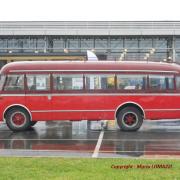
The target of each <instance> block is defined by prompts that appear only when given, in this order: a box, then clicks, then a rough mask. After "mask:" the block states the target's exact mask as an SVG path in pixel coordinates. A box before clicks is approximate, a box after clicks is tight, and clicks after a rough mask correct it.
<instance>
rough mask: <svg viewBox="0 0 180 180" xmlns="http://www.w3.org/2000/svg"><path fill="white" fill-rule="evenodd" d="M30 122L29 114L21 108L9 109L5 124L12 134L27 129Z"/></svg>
mask: <svg viewBox="0 0 180 180" xmlns="http://www.w3.org/2000/svg"><path fill="white" fill-rule="evenodd" d="M30 122H31V121H30V116H29V114H28V113H27V111H26V110H24V109H22V108H13V109H10V110H9V111H8V112H7V114H6V124H7V126H8V127H9V129H11V130H12V131H14V132H17V131H24V130H26V129H28V128H29V127H30V125H31V124H30Z"/></svg>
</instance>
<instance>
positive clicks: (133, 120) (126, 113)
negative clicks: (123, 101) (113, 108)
mask: <svg viewBox="0 0 180 180" xmlns="http://www.w3.org/2000/svg"><path fill="white" fill-rule="evenodd" d="M142 123H143V115H142V114H141V112H140V111H139V110H138V109H137V108H135V107H125V108H124V109H122V110H121V111H119V113H118V115H117V124H118V126H119V128H120V129H121V130H122V131H137V130H138V129H139V128H140V127H141V125H142Z"/></svg>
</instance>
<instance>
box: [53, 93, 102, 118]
mask: <svg viewBox="0 0 180 180" xmlns="http://www.w3.org/2000/svg"><path fill="white" fill-rule="evenodd" d="M52 107H53V110H54V112H53V119H54V120H66V119H68V120H82V119H89V120H100V119H103V118H104V111H105V109H104V108H105V105H104V97H102V96H88V95H82V96H79V95H78V96H76V95H68V96H60V95H59V96H53V97H52Z"/></svg>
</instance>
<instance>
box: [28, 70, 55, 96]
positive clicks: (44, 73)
mask: <svg viewBox="0 0 180 180" xmlns="http://www.w3.org/2000/svg"><path fill="white" fill-rule="evenodd" d="M28 75H32V76H33V75H49V83H50V84H49V90H30V89H29V88H28V82H27V76H28ZM51 76H52V75H51V73H48V72H43V73H26V74H25V91H26V94H47V93H51V90H52V80H51V79H52V77H51Z"/></svg>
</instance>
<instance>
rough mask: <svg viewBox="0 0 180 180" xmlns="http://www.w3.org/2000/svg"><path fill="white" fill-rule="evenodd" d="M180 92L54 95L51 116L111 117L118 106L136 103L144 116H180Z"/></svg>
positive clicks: (59, 117) (59, 118)
mask: <svg viewBox="0 0 180 180" xmlns="http://www.w3.org/2000/svg"><path fill="white" fill-rule="evenodd" d="M178 102H180V96H178V95H177V96H175V95H173V96H172V95H169V96H167V95H165V96H163V95H159V96H158V95H137V94H136V95H128V94H126V95H123V94H122V95H121V94H120V95H99V96H98V95H89V96H88V95H82V96H79V95H78V96H75V95H74V96H53V98H52V108H53V110H55V112H53V119H54V120H65V119H68V120H78V119H79V120H82V119H89V120H99V119H114V117H115V116H114V115H115V112H116V110H117V109H118V107H119V106H121V105H123V104H126V103H135V104H137V105H139V106H141V107H142V109H143V111H144V112H145V116H146V119H168V118H169V119H176V118H180V104H179V103H178Z"/></svg>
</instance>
